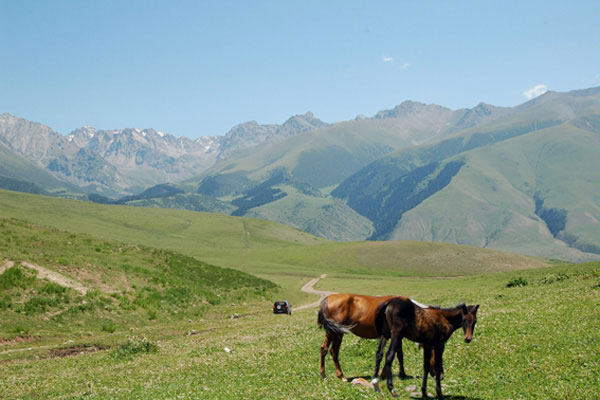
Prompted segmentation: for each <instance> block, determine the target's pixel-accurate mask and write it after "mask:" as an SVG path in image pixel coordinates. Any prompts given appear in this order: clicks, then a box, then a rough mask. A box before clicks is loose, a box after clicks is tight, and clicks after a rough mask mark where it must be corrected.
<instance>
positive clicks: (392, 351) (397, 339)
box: [384, 331, 402, 397]
mask: <svg viewBox="0 0 600 400" xmlns="http://www.w3.org/2000/svg"><path fill="white" fill-rule="evenodd" d="M401 341H402V336H401V331H400V332H393V333H392V341H391V342H390V347H389V348H388V351H387V353H386V355H385V367H384V370H385V375H386V383H387V388H388V390H389V391H390V394H391V395H392V396H394V397H397V396H398V394H397V393H396V392H395V391H394V384H393V383H392V378H393V374H392V363H393V362H394V357H395V356H396V351H397V350H398V343H401Z"/></svg>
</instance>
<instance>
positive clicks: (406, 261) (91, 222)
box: [0, 191, 600, 399]
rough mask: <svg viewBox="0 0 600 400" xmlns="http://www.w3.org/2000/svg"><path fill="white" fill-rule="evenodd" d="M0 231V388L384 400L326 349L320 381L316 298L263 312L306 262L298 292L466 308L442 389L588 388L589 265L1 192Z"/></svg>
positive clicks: (53, 393) (511, 392)
mask: <svg viewBox="0 0 600 400" xmlns="http://www.w3.org/2000/svg"><path fill="white" fill-rule="evenodd" d="M0 227H1V231H0V377H1V378H0V398H2V399H4V398H6V399H38V398H60V399H83V398H86V399H87V398H90V399H148V398H153V399H178V398H180V399H188V398H191V399H194V398H197V399H240V398H241V399H258V398H260V399H263V398H265V399H297V398H312V399H341V398H347V399H381V398H390V395H389V393H388V392H387V390H386V389H385V388H384V387H382V389H383V392H382V393H380V394H377V393H375V392H374V391H372V390H370V389H368V388H365V387H362V386H353V385H351V384H349V383H343V382H341V381H339V380H338V379H336V378H335V371H334V368H333V363H332V361H331V357H329V356H328V357H327V360H326V367H327V374H328V376H329V377H330V378H329V379H328V380H327V381H322V380H321V379H320V376H319V372H318V364H319V346H320V344H321V342H322V340H323V337H324V332H323V331H322V330H319V329H318V327H317V324H316V315H315V310H316V309H314V308H313V309H306V310H302V311H297V312H293V314H292V315H291V316H287V315H273V314H272V312H271V305H272V301H273V300H275V299H283V298H285V299H287V300H290V302H291V303H292V306H293V307H294V306H299V305H302V304H306V303H309V302H312V301H315V300H316V296H314V295H309V294H306V293H302V292H300V288H301V287H302V286H303V285H304V284H305V283H306V282H307V281H309V280H310V279H312V278H314V277H317V276H319V275H321V274H327V277H326V278H325V279H322V280H320V281H319V282H318V283H317V285H316V286H315V288H316V289H321V290H331V291H338V292H355V293H364V294H390V293H392V294H403V295H408V296H411V297H413V298H415V299H417V300H418V301H420V302H423V303H428V304H437V305H441V306H444V307H447V306H454V305H456V304H458V303H460V302H466V303H468V304H475V303H477V304H480V311H479V313H478V318H479V321H478V324H477V327H476V330H475V339H474V341H473V342H472V343H471V344H468V345H467V344H465V343H464V342H463V340H462V337H461V336H462V333H461V332H460V331H458V332H456V333H455V334H454V336H453V337H452V338H451V339H450V340H449V342H448V344H447V348H446V352H445V356H444V360H445V380H444V381H443V385H444V393H445V395H446V396H447V397H448V398H451V399H452V398H454V399H509V398H511V399H531V398H544V399H588V398H590V399H591V398H597V397H598V393H600V383H598V376H600V361H599V357H598V354H600V314H599V313H598V309H599V306H600V263H586V264H564V263H558V262H556V261H553V262H550V261H547V260H542V259H536V258H531V257H523V256H519V255H514V254H508V253H502V252H495V251H489V250H484V249H478V248H471V247H463V246H452V245H445V244H437V243H420V242H394V243H378V242H369V243H362V242H354V243H334V242H329V241H325V240H322V239H319V238H316V237H314V236H311V235H308V234H305V233H303V232H300V231H297V230H294V229H290V228H287V227H284V226H281V225H276V224H272V223H268V222H266V221H260V220H253V219H248V218H234V217H228V216H224V215H217V214H203V213H194V212H185V211H176V210H156V209H141V208H136V207H120V206H101V205H94V204H88V203H82V202H76V201H69V200H63V199H52V198H46V197H43V196H33V195H24V194H18V193H12V192H6V191H0ZM9 261H10V262H12V264H9ZM26 263H31V264H35V265H39V266H41V267H43V268H45V269H47V270H50V271H52V272H54V273H55V274H60V276H63V277H65V278H69V279H71V280H73V281H77V282H80V283H81V284H83V285H84V286H85V287H86V288H87V291H86V292H85V293H82V292H81V291H78V290H76V289H75V288H73V287H69V285H60V284H57V283H55V282H52V281H50V280H49V279H44V277H43V276H42V274H41V273H38V272H36V271H35V270H32V269H31V268H30V267H28V266H27V264H26ZM221 267H226V269H223V268H221ZM376 344H377V343H376V341H370V340H364V339H359V338H357V337H355V336H353V335H347V336H346V337H345V338H344V342H343V344H342V348H341V353H340V354H341V357H340V362H341V365H342V368H343V370H344V372H345V375H346V376H347V377H359V376H363V377H368V376H369V375H370V374H372V368H373V362H374V356H375V350H376ZM404 349H405V363H406V370H407V373H408V374H409V375H412V376H413V377H412V378H411V379H408V380H405V381H401V380H399V379H397V378H396V379H395V380H394V385H395V387H396V388H397V389H398V392H399V393H400V398H405V399H409V398H410V396H411V394H410V392H414V391H419V388H420V376H421V353H420V350H419V349H418V348H417V347H416V346H415V345H414V344H412V343H410V342H405V344H404ZM394 370H397V367H396V366H394ZM429 382H430V386H429V387H430V391H431V392H433V391H434V385H433V384H432V380H431V379H430V380H429ZM415 385H416V388H414V387H413V386H415ZM405 389H410V390H405Z"/></svg>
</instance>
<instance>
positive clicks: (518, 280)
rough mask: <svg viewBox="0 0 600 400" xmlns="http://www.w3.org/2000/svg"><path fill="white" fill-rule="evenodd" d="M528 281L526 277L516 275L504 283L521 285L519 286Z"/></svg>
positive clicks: (508, 285)
mask: <svg viewBox="0 0 600 400" xmlns="http://www.w3.org/2000/svg"><path fill="white" fill-rule="evenodd" d="M528 283H529V282H527V279H525V278H523V277H518V278H515V279H511V280H510V281H508V283H507V284H506V287H509V288H510V287H521V286H527V284H528Z"/></svg>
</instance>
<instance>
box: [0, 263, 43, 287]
mask: <svg viewBox="0 0 600 400" xmlns="http://www.w3.org/2000/svg"><path fill="white" fill-rule="evenodd" d="M34 281H35V277H34V276H30V275H27V274H26V273H25V272H23V271H22V269H21V268H20V267H18V266H14V267H11V268H9V269H7V270H6V271H4V272H3V273H2V274H1V275H0V290H7V289H11V288H14V287H18V288H22V289H25V288H27V287H29V286H31V285H32V284H33V282H34Z"/></svg>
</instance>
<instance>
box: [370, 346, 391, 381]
mask: <svg viewBox="0 0 600 400" xmlns="http://www.w3.org/2000/svg"><path fill="white" fill-rule="evenodd" d="M386 343H387V339H386V338H385V337H384V336H382V337H381V339H380V340H379V346H377V353H375V372H373V380H372V381H371V383H372V384H373V386H374V388H375V391H376V392H379V385H378V383H379V378H378V375H379V366H380V365H381V359H382V358H383V350H384V349H385V344H386ZM384 374H385V368H384V369H383V371H381V377H382V378H383V377H384Z"/></svg>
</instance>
